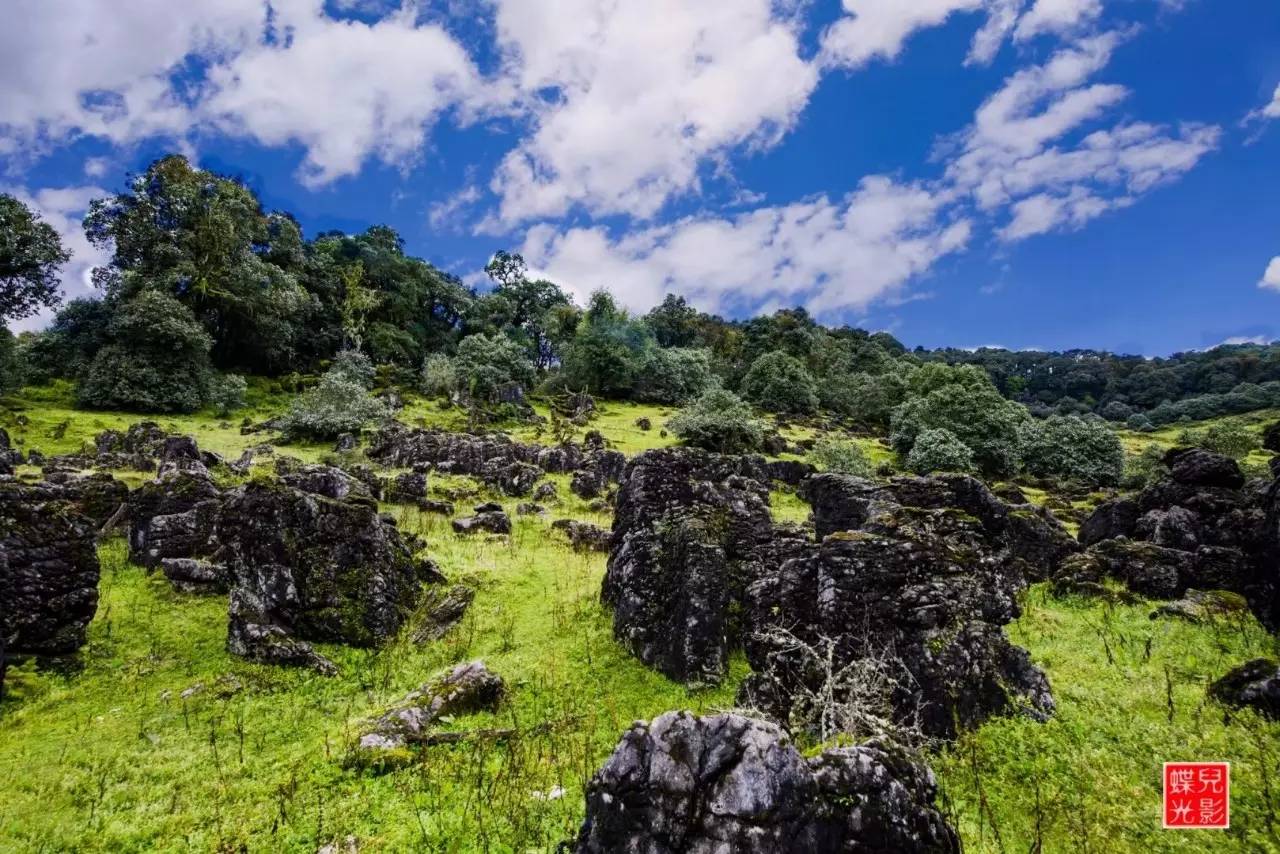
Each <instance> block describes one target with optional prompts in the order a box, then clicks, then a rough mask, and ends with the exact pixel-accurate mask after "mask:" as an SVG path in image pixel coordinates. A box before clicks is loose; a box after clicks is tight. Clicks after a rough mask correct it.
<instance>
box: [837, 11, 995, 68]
mask: <svg viewBox="0 0 1280 854" xmlns="http://www.w3.org/2000/svg"><path fill="white" fill-rule="evenodd" d="M986 2H987V0H910V2H904V0H843V5H844V11H845V16H844V17H842V18H841V19H840V20H838V21H836V23H834V24H833V25H832V26H831V27H830V28H829V29H828V30H827V31H826V32H825V33H824V34H823V36H822V55H823V60H824V62H825V63H827V64H829V65H838V66H844V67H847V68H858V67H861V66H863V65H865V64H866V63H868V62H870V61H871V60H873V59H876V58H877V57H878V58H882V59H896V58H897V56H898V54H899V53H901V51H902V46H903V45H904V44H905V43H906V41H907V38H908V37H910V36H911V34H912V33H914V32H916V31H917V30H921V29H925V28H928V27H936V26H938V25H939V24H941V23H943V22H944V21H946V20H947V18H949V17H951V16H952V15H953V14H956V13H957V12H975V11H977V10H979V9H981V8H982V7H983V5H984V3H986ZM984 44H985V41H984ZM976 50H977V48H976V47H975V51H976ZM992 52H994V51H992Z"/></svg>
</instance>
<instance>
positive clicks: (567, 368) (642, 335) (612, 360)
mask: <svg viewBox="0 0 1280 854" xmlns="http://www.w3.org/2000/svg"><path fill="white" fill-rule="evenodd" d="M653 346H654V341H653V333H651V332H650V331H649V328H648V327H647V326H646V325H645V324H644V323H643V322H642V321H639V320H636V319H634V318H632V317H631V315H629V314H628V313H627V312H626V311H625V310H624V309H623V308H621V307H619V306H618V305H617V303H615V302H614V299H613V297H612V296H611V295H610V294H609V293H608V292H607V291H596V292H595V293H593V294H592V295H591V299H590V301H589V302H588V304H587V310H586V311H585V312H584V313H583V315H582V319H581V321H580V322H579V323H578V325H577V329H576V330H575V332H574V335H573V339H572V340H571V341H570V342H569V343H568V346H567V348H566V350H565V354H564V360H563V371H564V375H565V380H566V382H567V383H568V384H569V386H570V387H572V388H574V389H577V390H579V391H589V392H591V393H592V394H595V395H601V396H604V397H614V398H625V397H628V396H630V394H631V391H632V388H633V386H634V385H635V382H636V374H637V372H638V371H639V369H640V366H641V363H642V362H643V360H644V358H645V356H646V354H647V353H648V351H649V350H651V349H652V348H653Z"/></svg>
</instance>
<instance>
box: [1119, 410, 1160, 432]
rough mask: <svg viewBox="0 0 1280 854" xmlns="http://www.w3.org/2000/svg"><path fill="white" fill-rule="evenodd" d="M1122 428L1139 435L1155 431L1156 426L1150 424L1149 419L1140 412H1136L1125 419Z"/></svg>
mask: <svg viewBox="0 0 1280 854" xmlns="http://www.w3.org/2000/svg"><path fill="white" fill-rule="evenodd" d="M1124 426H1126V427H1128V428H1129V429H1130V430H1136V431H1138V432H1140V433H1150V432H1151V431H1152V430H1154V429H1156V425H1154V424H1152V423H1151V419H1150V418H1148V417H1147V416H1146V415H1143V414H1142V413H1141V412H1136V413H1134V414H1133V415H1130V416H1129V417H1128V418H1126V419H1125V422H1124Z"/></svg>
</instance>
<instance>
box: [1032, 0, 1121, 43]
mask: <svg viewBox="0 0 1280 854" xmlns="http://www.w3.org/2000/svg"><path fill="white" fill-rule="evenodd" d="M1101 14H1102V0H1036V4H1035V5H1034V6H1032V7H1031V9H1030V11H1028V12H1027V14H1025V15H1023V16H1022V18H1021V20H1019V21H1018V26H1017V29H1016V30H1014V34H1013V35H1014V38H1015V39H1017V40H1018V41H1025V40H1027V39H1030V38H1033V37H1035V36H1038V35H1043V34H1046V33H1051V34H1056V35H1066V34H1069V33H1072V32H1075V31H1078V30H1080V29H1081V28H1082V27H1084V26H1086V25H1088V24H1091V23H1093V22H1094V21H1096V20H1097V19H1098V17H1099V16H1100V15H1101Z"/></svg>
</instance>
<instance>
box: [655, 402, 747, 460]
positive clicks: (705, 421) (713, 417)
mask: <svg viewBox="0 0 1280 854" xmlns="http://www.w3.org/2000/svg"><path fill="white" fill-rule="evenodd" d="M667 427H669V428H670V429H671V432H672V433H674V434H676V435H677V436H679V437H680V439H681V440H682V441H684V443H685V444H687V445H693V446H695V447H699V448H706V449H707V450H709V451H718V452H720V453H723V454H744V453H748V452H750V451H755V450H758V449H759V448H760V445H761V444H762V443H763V441H764V424H763V423H762V422H761V421H760V420H759V419H757V418H756V417H755V413H754V412H752V411H751V407H750V406H749V405H747V403H746V402H745V401H744V400H743V399H742V398H740V397H738V396H737V395H736V394H734V393H733V392H731V391H728V390H726V389H724V388H721V387H719V386H713V387H712V388H710V389H708V390H707V391H705V392H703V393H702V394H701V395H700V396H699V397H698V398H697V399H696V400H695V401H694V402H693V403H692V404H690V405H689V406H687V407H685V408H684V409H682V410H681V411H680V412H679V413H677V414H676V415H675V417H674V418H672V419H671V420H670V421H668V422H667Z"/></svg>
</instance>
